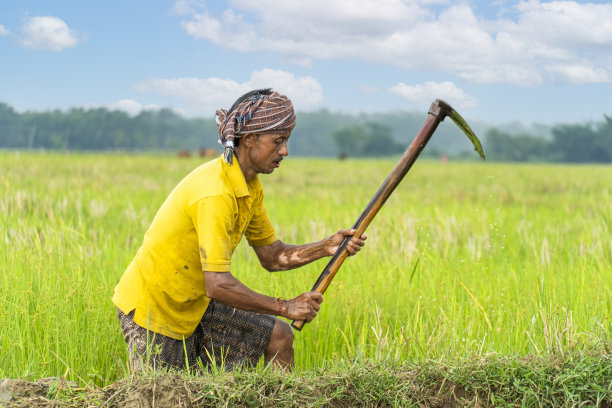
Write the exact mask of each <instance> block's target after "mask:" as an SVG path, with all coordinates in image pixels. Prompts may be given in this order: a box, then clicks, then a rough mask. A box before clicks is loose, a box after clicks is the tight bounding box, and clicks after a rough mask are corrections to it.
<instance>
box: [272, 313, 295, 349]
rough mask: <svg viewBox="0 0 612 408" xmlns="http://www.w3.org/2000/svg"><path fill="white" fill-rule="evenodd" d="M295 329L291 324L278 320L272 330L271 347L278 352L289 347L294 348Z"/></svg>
mask: <svg viewBox="0 0 612 408" xmlns="http://www.w3.org/2000/svg"><path fill="white" fill-rule="evenodd" d="M293 337H294V335H293V329H292V328H291V325H289V323H287V322H284V321H282V320H280V319H276V322H275V323H274V328H273V329H272V336H271V337H270V343H269V345H268V346H269V347H273V348H275V349H277V350H279V349H284V348H288V347H293Z"/></svg>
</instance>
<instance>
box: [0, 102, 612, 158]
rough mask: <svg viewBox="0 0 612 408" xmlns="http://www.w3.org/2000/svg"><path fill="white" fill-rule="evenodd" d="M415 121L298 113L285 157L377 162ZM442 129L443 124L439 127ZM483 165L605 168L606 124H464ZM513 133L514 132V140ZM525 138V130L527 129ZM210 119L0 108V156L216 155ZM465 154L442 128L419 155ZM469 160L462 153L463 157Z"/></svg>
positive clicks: (403, 142)
mask: <svg viewBox="0 0 612 408" xmlns="http://www.w3.org/2000/svg"><path fill="white" fill-rule="evenodd" d="M423 121H424V114H423V113H413V112H388V113H377V114H365V113H363V114H359V115H351V114H346V113H335V112H330V111H328V110H325V109H322V110H319V111H316V112H300V113H298V121H297V126H296V128H295V129H294V131H293V134H292V136H291V139H290V141H289V150H290V152H291V154H292V155H297V156H321V157H338V156H343V157H344V156H348V157H377V156H386V155H399V154H401V153H403V151H404V150H405V149H406V147H407V146H408V144H409V143H410V142H411V141H412V138H413V137H414V136H415V135H416V133H417V132H418V131H419V129H420V128H421V126H422V124H423ZM447 122H450V121H447ZM471 125H472V127H473V128H474V130H475V131H476V134H477V135H482V134H484V135H485V137H484V138H481V140H482V141H483V145H484V150H485V153H486V154H487V158H489V159H492V160H502V161H559V162H601V163H609V162H611V161H612V118H610V117H607V116H606V117H605V120H604V121H603V122H601V123H586V124H576V125H557V126H554V127H552V128H551V129H548V128H547V129H543V128H542V127H540V128H537V129H536V132H535V133H530V132H528V131H524V132H521V131H520V130H521V129H520V128H519V126H518V125H506V126H498V127H490V126H488V125H487V124H484V123H478V122H476V123H471ZM517 129H518V132H517ZM532 131H533V129H532ZM217 139H218V134H217V127H216V124H215V120H214V118H212V117H210V118H185V117H182V116H181V115H179V114H177V113H176V112H174V111H172V110H171V109H161V110H152V111H143V112H141V113H140V114H138V115H136V116H130V115H128V114H127V113H125V112H122V111H112V110H108V109H106V108H97V109H82V108H74V109H70V110H68V111H60V110H53V111H46V112H24V113H19V112H16V111H15V110H14V109H13V108H12V107H11V106H9V105H7V104H5V103H0V148H5V149H53V150H124V151H143V150H145V151H146V150H165V151H178V150H183V149H199V148H219V150H220V147H219V145H218V144H217ZM471 150H472V146H471V145H470V142H469V141H468V140H467V138H466V137H465V136H464V135H463V134H462V133H461V131H459V130H458V129H457V128H456V126H454V125H453V124H452V123H450V124H447V123H445V122H443V123H442V124H441V125H440V126H439V127H438V130H437V131H436V135H435V137H433V138H432V139H431V141H430V142H429V144H428V145H427V147H426V149H425V151H424V154H425V155H429V156H432V157H441V156H450V157H461V156H463V155H466V156H467V152H471ZM471 156H472V154H471V153H469V157H471Z"/></svg>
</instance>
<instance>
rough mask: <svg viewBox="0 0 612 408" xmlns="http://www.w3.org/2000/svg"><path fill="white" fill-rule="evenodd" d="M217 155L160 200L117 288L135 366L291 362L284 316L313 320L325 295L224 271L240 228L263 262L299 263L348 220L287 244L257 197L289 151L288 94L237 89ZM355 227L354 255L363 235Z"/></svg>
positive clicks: (269, 265)
mask: <svg viewBox="0 0 612 408" xmlns="http://www.w3.org/2000/svg"><path fill="white" fill-rule="evenodd" d="M217 125H218V128H219V135H220V139H219V142H220V143H221V144H222V145H223V146H224V147H225V153H224V155H223V156H222V157H219V158H218V159H216V160H213V161H210V162H208V163H206V164H204V165H202V166H200V167H198V168H196V169H195V170H194V171H192V172H191V173H190V174H189V175H187V176H186V177H185V178H184V179H183V180H182V181H181V182H180V183H179V184H178V185H177V186H176V187H175V188H174V190H173V191H172V192H171V193H170V195H169V196H168V198H167V199H166V201H165V202H164V204H163V205H162V207H161V208H160V209H159V211H158V213H157V215H156V216H155V219H154V220H153V222H152V224H151V226H150V228H149V230H148V231H147V232H146V234H145V237H144V241H143V244H142V246H141V247H140V249H139V250H138V253H137V254H136V256H135V257H134V259H133V260H132V262H131V263H130V265H129V266H128V268H127V269H126V271H125V272H124V274H123V276H122V277H121V280H120V282H119V284H118V285H117V287H116V288H115V294H114V296H113V302H114V303H115V305H116V306H117V312H118V317H119V320H120V322H121V326H122V330H123V333H124V339H125V341H126V342H127V344H128V348H129V351H130V361H131V364H132V367H133V368H135V369H138V368H141V367H142V365H141V363H144V364H145V365H147V366H152V367H153V368H155V367H158V366H163V367H168V368H176V369H184V368H188V369H200V368H202V367H206V366H208V365H210V364H211V363H213V362H214V363H215V364H217V365H223V367H225V368H226V369H232V368H234V367H237V366H241V365H251V366H254V365H255V364H257V362H258V361H259V359H260V357H261V356H262V354H263V355H264V358H265V363H266V364H268V363H272V364H274V365H275V366H276V367H279V368H292V367H293V331H292V329H291V326H290V325H289V324H288V323H286V322H285V321H283V320H281V319H278V318H276V317H274V316H282V317H285V318H287V319H298V320H306V321H308V322H310V321H311V320H312V319H313V318H314V317H315V316H316V315H317V311H318V310H319V305H320V303H321V302H322V300H323V297H322V295H321V294H320V293H316V292H306V293H303V294H301V295H299V296H297V297H296V298H294V299H291V300H283V299H281V298H277V297H271V296H266V295H263V294H259V293H256V292H254V291H252V290H250V289H249V288H247V287H246V286H245V285H243V284H242V283H241V282H240V281H238V280H237V279H236V278H235V277H234V276H233V275H232V273H231V272H230V262H231V257H232V253H233V252H234V250H235V248H236V246H237V245H238V243H239V241H240V239H241V237H242V235H244V236H245V237H246V238H247V240H248V242H249V245H251V246H252V247H253V249H254V251H255V253H256V254H257V257H258V259H259V261H260V263H261V264H262V266H263V267H264V268H265V269H267V270H268V271H279V270H288V269H292V268H297V267H300V266H302V265H305V264H307V263H309V262H312V261H315V260H317V259H320V258H322V257H325V256H331V255H333V254H334V253H335V251H336V250H337V248H338V246H339V245H340V243H341V242H342V240H343V239H344V238H345V237H346V236H352V235H353V234H354V233H355V231H354V230H340V231H338V232H337V233H335V234H333V235H332V236H330V237H328V238H325V239H323V240H322V241H320V242H313V243H309V244H304V245H288V244H285V243H283V242H282V241H280V240H279V239H277V237H276V235H275V232H274V228H273V227H272V223H271V222H270V219H269V218H268V215H267V213H266V209H265V207H264V204H263V191H262V187H261V183H260V182H259V179H258V174H270V173H272V172H273V171H274V170H275V169H276V168H278V167H279V165H280V163H281V161H282V160H283V158H284V157H285V156H287V154H288V150H287V141H288V139H289V137H290V135H291V131H292V130H293V128H294V126H295V113H294V111H293V105H292V103H291V101H290V100H289V99H288V98H287V97H286V96H284V95H280V94H278V93H277V92H273V91H272V90H271V89H260V90H256V91H252V92H249V93H247V94H245V95H243V96H242V97H240V98H239V99H238V100H237V101H236V103H234V105H233V106H232V108H231V109H230V110H229V112H228V111H226V110H218V111H217ZM365 239H366V237H365V235H363V236H361V237H353V238H352V239H351V241H350V243H349V244H348V246H347V248H348V251H349V253H350V254H351V255H353V254H355V253H356V252H357V251H359V250H360V249H361V247H362V246H363V245H364V240H365Z"/></svg>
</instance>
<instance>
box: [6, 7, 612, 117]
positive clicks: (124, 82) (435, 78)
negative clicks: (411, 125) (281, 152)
mask: <svg viewBox="0 0 612 408" xmlns="http://www.w3.org/2000/svg"><path fill="white" fill-rule="evenodd" d="M263 87H272V88H274V89H276V90H278V91H279V92H280V93H283V94H286V95H288V96H289V97H290V98H291V99H292V100H293V102H294V105H295V107H296V110H297V111H298V112H300V111H316V110H319V109H323V108H325V109H328V110H331V111H338V112H347V113H361V112H367V113H376V112H388V111H411V112H423V114H424V115H425V114H426V112H427V110H428V108H429V105H430V104H431V103H432V102H433V101H434V100H435V99H436V98H440V99H443V100H445V101H447V102H448V103H450V104H451V105H452V106H453V107H454V108H455V109H456V110H457V111H459V113H460V114H462V115H463V116H464V117H465V118H466V119H470V118H474V119H478V120H482V121H486V122H489V123H502V122H504V123H506V122H514V121H518V122H522V123H524V124H527V125H529V124H534V123H537V124H555V123H583V122H588V121H601V120H603V115H604V114H607V115H612V1H597V0H593V1H590V2H588V1H544V0H528V1H510V0H494V1H480V0H471V1H470V0H468V1H456V0H455V1H451V0H449V1H445V0H308V1H306V0H301V1H298V0H256V1H255V0H229V1H220V0H216V1H212V0H211V1H205V0H175V1H173V0H168V1H161V0H121V1H117V0H105V1H96V2H93V1H65V0H54V1H48V0H20V1H8V0H4V1H1V2H0V102H4V103H7V104H9V105H11V106H12V107H13V108H14V109H16V110H17V111H19V112H24V111H46V110H55V109H60V110H68V109H71V108H85V109H89V108H97V107H107V108H109V109H120V110H124V111H126V112H128V113H130V114H132V115H134V114H137V113H139V112H140V111H141V110H143V109H160V108H164V107H167V108H171V109H173V110H175V111H176V112H178V113H180V114H182V115H185V116H186V117H212V116H213V115H214V113H215V111H216V110H217V109H219V108H229V107H230V106H231V104H232V103H233V101H234V100H235V99H236V98H237V97H239V96H240V95H242V94H243V93H245V92H247V91H249V90H251V89H255V88H263ZM298 117H299V116H298Z"/></svg>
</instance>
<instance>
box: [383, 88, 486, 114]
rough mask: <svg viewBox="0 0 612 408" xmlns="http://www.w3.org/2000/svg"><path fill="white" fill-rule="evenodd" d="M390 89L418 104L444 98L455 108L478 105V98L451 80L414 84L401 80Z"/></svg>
mask: <svg viewBox="0 0 612 408" xmlns="http://www.w3.org/2000/svg"><path fill="white" fill-rule="evenodd" d="M389 91H390V92H392V93H395V94H398V95H400V96H401V97H402V98H404V99H405V100H406V101H408V102H409V103H413V104H417V105H425V104H428V103H431V102H433V101H434V100H436V99H442V100H444V101H445V102H447V103H449V104H450V105H452V106H454V107H455V108H472V107H474V106H476V105H478V101H477V100H476V98H474V97H472V96H469V95H468V94H466V93H465V92H464V91H463V90H461V89H459V88H457V87H456V86H455V84H453V83H452V82H449V81H444V82H439V83H437V82H431V81H428V82H425V83H424V84H422V85H414V86H409V85H406V84H404V83H402V82H400V83H398V84H395V85H393V86H392V87H391V88H389Z"/></svg>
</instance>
